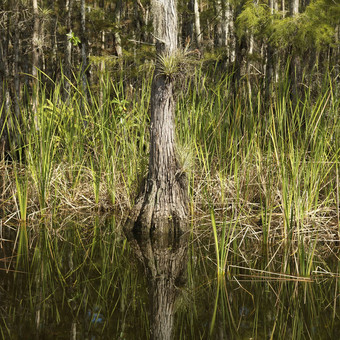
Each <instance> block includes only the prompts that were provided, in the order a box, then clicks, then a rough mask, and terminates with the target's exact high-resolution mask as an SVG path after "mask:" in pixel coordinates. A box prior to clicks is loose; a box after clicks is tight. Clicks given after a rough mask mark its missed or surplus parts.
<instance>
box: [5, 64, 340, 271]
mask: <svg viewBox="0 0 340 340" xmlns="http://www.w3.org/2000/svg"><path fill="white" fill-rule="evenodd" d="M152 72H153V66H152V65H148V66H146V69H144V70H142V71H141V72H140V74H139V75H138V76H134V77H130V76H126V75H124V74H123V73H122V72H117V73H115V74H113V75H112V74H109V73H107V74H104V75H103V76H102V78H101V82H100V86H88V88H87V89H86V91H84V89H83V88H82V85H80V84H81V81H80V77H79V76H77V75H75V77H74V78H75V79H76V80H75V81H74V82H71V81H70V80H67V79H66V78H62V80H61V82H59V83H53V82H52V81H51V84H49V86H45V87H44V86H42V85H41V88H40V90H39V92H38V98H37V101H36V102H37V103H38V104H37V109H36V111H35V112H32V108H31V107H30V105H26V104H25V103H21V107H20V110H21V111H20V112H21V117H20V119H19V118H18V119H14V118H13V117H15V115H13V114H10V113H8V111H6V112H7V113H6V114H8V115H9V116H8V117H12V118H13V119H12V118H11V125H10V127H11V136H14V137H15V138H13V137H12V138H11V140H10V143H11V150H12V151H11V159H12V162H8V163H6V164H5V165H4V166H5V167H6V172H7V173H8V174H9V184H8V185H9V186H10V187H11V191H8V190H7V191H6V190H5V191H2V197H1V199H2V202H4V204H3V206H4V211H5V214H6V215H7V216H12V215H11V214H13V212H14V211H15V210H19V211H20V214H19V215H20V217H19V215H18V214H17V216H18V218H21V219H22V218H23V217H24V219H31V220H34V219H35V218H37V217H39V218H40V217H42V216H43V215H47V216H49V215H54V216H56V215H58V214H59V213H64V212H66V211H68V212H70V211H71V212H81V211H88V210H89V209H92V210H101V211H109V212H110V211H113V210H115V211H120V212H121V213H122V214H124V213H126V212H127V211H128V209H129V208H130V207H131V206H132V205H133V204H134V198H135V196H136V193H137V192H138V188H139V186H140V185H141V183H142V180H143V178H145V176H146V173H147V163H148V147H149V146H148V144H149V131H148V125H149V106H150V95H151V79H152V77H151V76H152ZM77 79H78V82H77ZM279 79H280V81H279V83H278V84H276V88H275V89H274V92H273V95H272V98H271V99H270V101H269V102H265V101H264V96H263V93H262V90H261V88H258V89H256V88H254V89H253V90H252V93H251V94H250V93H249V91H248V84H247V81H246V80H245V81H241V82H240V85H239V89H238V91H237V93H235V91H234V89H233V86H232V75H231V74H227V75H221V74H219V73H218V69H217V68H215V67H212V68H211V69H208V70H207V69H205V68H204V66H197V72H196V73H195V75H194V76H192V77H191V78H190V79H188V80H186V81H184V80H183V79H182V80H181V91H178V92H177V94H176V99H177V110H176V117H175V119H176V124H177V125H176V126H177V140H178V154H179V155H180V156H181V157H180V159H181V163H182V166H183V168H184V169H185V171H186V172H187V174H188V178H189V184H190V185H189V188H188V192H189V194H190V197H191V200H190V208H191V212H192V215H193V219H192V220H193V222H194V224H196V225H197V224H199V223H200V222H199V221H200V220H202V219H204V218H206V217H208V218H210V230H211V231H212V233H213V234H214V235H215V237H214V239H215V247H216V259H217V262H218V266H217V268H218V272H220V271H221V273H222V272H225V269H224V268H225V265H226V263H227V259H228V258H229V256H230V250H231V249H234V248H235V247H237V241H236V239H237V238H238V239H239V240H241V241H242V242H244V243H245V244H247V242H251V241H253V240H257V241H261V242H263V243H264V244H267V245H270V244H273V243H275V242H281V241H284V242H286V243H287V244H291V245H293V246H294V247H298V248H299V249H300V252H299V254H300V256H301V262H303V259H305V251H306V252H307V253H308V254H309V255H306V256H307V258H308V259H310V257H309V256H313V254H316V253H317V252H318V245H319V243H320V242H319V241H320V240H323V241H330V242H332V241H334V238H335V237H336V235H337V234H338V232H339V227H338V225H339V223H338V222H339V215H340V214H339V136H340V134H339V131H340V130H339V118H338V112H339V102H340V101H339V98H338V97H337V96H336V93H337V91H338V89H337V86H338V85H337V84H336V82H335V81H334V80H333V79H332V78H330V77H325V80H324V82H323V83H322V84H320V86H319V87H317V88H315V87H312V84H310V85H309V87H308V86H307V87H306V89H305V92H304V93H302V94H301V96H300V97H299V98H297V100H296V98H295V99H294V100H293V99H292V98H291V91H290V87H289V78H288V75H287V73H283V74H282V75H280V77H279ZM63 82H64V83H65V82H69V86H68V87H69V92H68V95H67V99H65V98H64V95H63V85H64V83H63ZM245 94H246V95H245ZM1 112H2V113H1V114H2V115H3V114H4V109H3V106H2V111H1ZM33 117H34V119H33ZM7 127H9V125H8V126H7ZM2 133H3V131H2ZM18 155H19V156H18ZM18 168H20V169H21V171H22V172H23V173H24V174H25V176H24V177H23V178H24V180H23V181H22V180H21V179H20V178H21V177H20V176H19V177H18V175H16V174H17V172H16V170H15V169H18ZM9 192H13V193H15V194H14V195H10V194H9ZM17 198H18V199H19V201H18V202H19V208H18V204H16V203H15V202H16V199H17ZM236 235H237V237H236ZM235 237H236V238H235ZM231 240H232V242H231ZM308 261H310V260H308ZM310 271H311V268H309V265H307V267H306V268H305V269H304V270H303V272H306V273H309V272H310Z"/></svg>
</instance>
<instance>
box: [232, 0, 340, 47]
mask: <svg viewBox="0 0 340 340" xmlns="http://www.w3.org/2000/svg"><path fill="white" fill-rule="evenodd" d="M339 17H340V6H339V5H338V4H336V3H335V2H334V1H331V0H315V1H311V3H310V4H309V6H307V8H306V10H305V11H304V12H303V13H300V14H299V15H297V16H295V17H283V16H282V15H281V13H280V12H275V13H274V14H273V15H271V14H270V11H269V8H268V6H267V5H266V4H261V3H259V4H257V3H254V2H253V1H247V2H246V4H245V5H244V6H243V10H242V12H241V13H240V15H239V16H238V18H237V21H236V24H237V34H238V36H239V37H242V36H247V35H248V34H249V32H251V33H252V34H253V35H254V36H255V37H257V38H259V39H261V38H266V39H269V40H270V41H271V42H272V44H273V46H275V47H276V48H279V49H286V48H287V47H289V46H292V47H293V48H294V50H295V52H303V51H305V50H307V49H310V48H311V47H312V48H317V49H321V48H322V47H324V46H328V45H332V44H333V45H334V44H335V28H336V25H337V24H338V20H339Z"/></svg>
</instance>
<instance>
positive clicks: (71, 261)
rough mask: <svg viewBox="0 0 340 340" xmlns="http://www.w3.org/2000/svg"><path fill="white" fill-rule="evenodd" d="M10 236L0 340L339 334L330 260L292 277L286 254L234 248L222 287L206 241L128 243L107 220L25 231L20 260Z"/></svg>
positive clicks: (0, 251) (4, 257)
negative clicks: (24, 247) (25, 244)
mask: <svg viewBox="0 0 340 340" xmlns="http://www.w3.org/2000/svg"><path fill="white" fill-rule="evenodd" d="M9 230H10V229H8V230H6V231H7V233H6V234H3V239H2V240H0V340H1V339H5V340H7V339H11V340H12V339H20V340H21V339H25V340H26V339H28V340H30V339H53V340H54V339H59V340H61V339H63V340H69V339H72V340H76V339H79V340H84V339H85V340H86V339H91V340H106V339H107V340H111V339H124V340H130V339H131V340H138V339H141V340H148V339H150V338H151V339H176V340H186V339H214V340H215V339H235V340H238V339H250V338H253V339H270V338H272V339H337V338H338V335H339V334H340V317H339V315H340V313H339V311H340V309H339V292H340V280H339V273H340V265H339V261H338V258H339V256H338V254H336V255H337V258H335V260H336V261H329V260H327V262H326V261H324V260H323V259H322V257H321V256H320V257H318V258H317V262H316V263H315V264H314V263H313V268H311V272H312V273H313V276H309V277H307V276H302V275H301V273H300V274H299V275H298V274H297V273H296V272H294V268H295V267H293V265H294V263H295V261H296V259H294V258H292V256H291V255H290V253H289V252H287V254H285V253H283V254H281V255H280V254H279V251H277V250H276V249H275V245H273V246H272V247H271V248H272V249H270V252H271V253H268V256H267V255H266V253H264V252H263V251H260V250H257V249H255V245H254V244H252V243H248V244H247V247H244V248H243V249H241V248H240V247H239V245H238V244H237V242H236V241H235V247H233V252H232V253H231V255H230V256H229V257H228V267H227V271H226V273H228V277H224V276H223V277H222V278H220V279H219V280H218V279H217V270H216V258H215V255H216V254H215V248H214V244H213V242H212V241H211V239H209V237H210V236H207V237H206V238H204V237H201V236H197V235H195V236H194V237H190V239H189V240H188V239H187V237H186V236H184V237H181V238H179V239H167V238H157V239H155V238H154V239H150V238H142V237H139V238H138V237H137V238H133V239H131V240H130V241H127V239H126V237H125V235H124V234H123V233H122V232H121V233H120V232H119V228H118V227H117V224H116V223H115V221H114V220H113V219H112V220H110V221H105V223H103V221H94V222H91V223H89V222H83V221H81V222H74V223H68V224H67V225H63V226H62V227H60V224H55V226H54V227H53V228H52V227H51V226H49V225H46V226H41V228H40V230H39V232H37V229H34V228H33V227H32V228H31V229H28V231H29V233H28V235H29V242H28V244H29V249H28V251H27V252H22V253H20V252H19V251H18V247H17V248H15V240H16V237H17V234H16V232H13V234H11V233H9ZM13 230H15V229H13ZM19 236H20V235H19ZM19 236H18V240H20V237H19ZM191 236H192V235H191ZM5 240H8V241H5ZM1 242H2V243H1ZM18 242H19V241H18ZM18 242H17V244H18ZM187 245H188V247H187ZM209 245H210V246H209ZM255 250H256V251H255ZM274 254H275V256H274ZM292 260H294V261H292ZM314 269H315V270H314ZM326 270H327V271H326ZM327 273H328V274H327ZM326 274H327V275H326ZM310 281H312V282H310Z"/></svg>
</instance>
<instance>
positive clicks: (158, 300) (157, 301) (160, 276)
mask: <svg viewBox="0 0 340 340" xmlns="http://www.w3.org/2000/svg"><path fill="white" fill-rule="evenodd" d="M130 244H131V247H132V249H133V251H134V254H135V256H136V257H137V258H138V259H139V260H140V261H141V262H142V263H143V265H144V268H145V272H146V276H147V279H148V291H149V299H150V338H151V339H152V340H168V339H169V340H170V339H172V338H173V337H172V334H173V328H174V317H175V303H176V298H177V296H178V292H179V286H183V285H184V284H185V280H186V270H185V269H186V263H187V244H188V237H187V236H186V235H182V236H179V237H171V236H169V235H157V236H145V235H135V238H131V237H130Z"/></svg>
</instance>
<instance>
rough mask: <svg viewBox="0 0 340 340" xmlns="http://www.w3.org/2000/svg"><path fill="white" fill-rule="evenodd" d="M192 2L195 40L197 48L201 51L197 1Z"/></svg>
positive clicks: (201, 39) (201, 38)
mask: <svg viewBox="0 0 340 340" xmlns="http://www.w3.org/2000/svg"><path fill="white" fill-rule="evenodd" d="M193 1H194V15H195V38H196V43H197V47H198V48H199V49H201V47H202V41H203V36H202V32H201V20H200V12H199V3H198V1H199V0H193Z"/></svg>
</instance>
